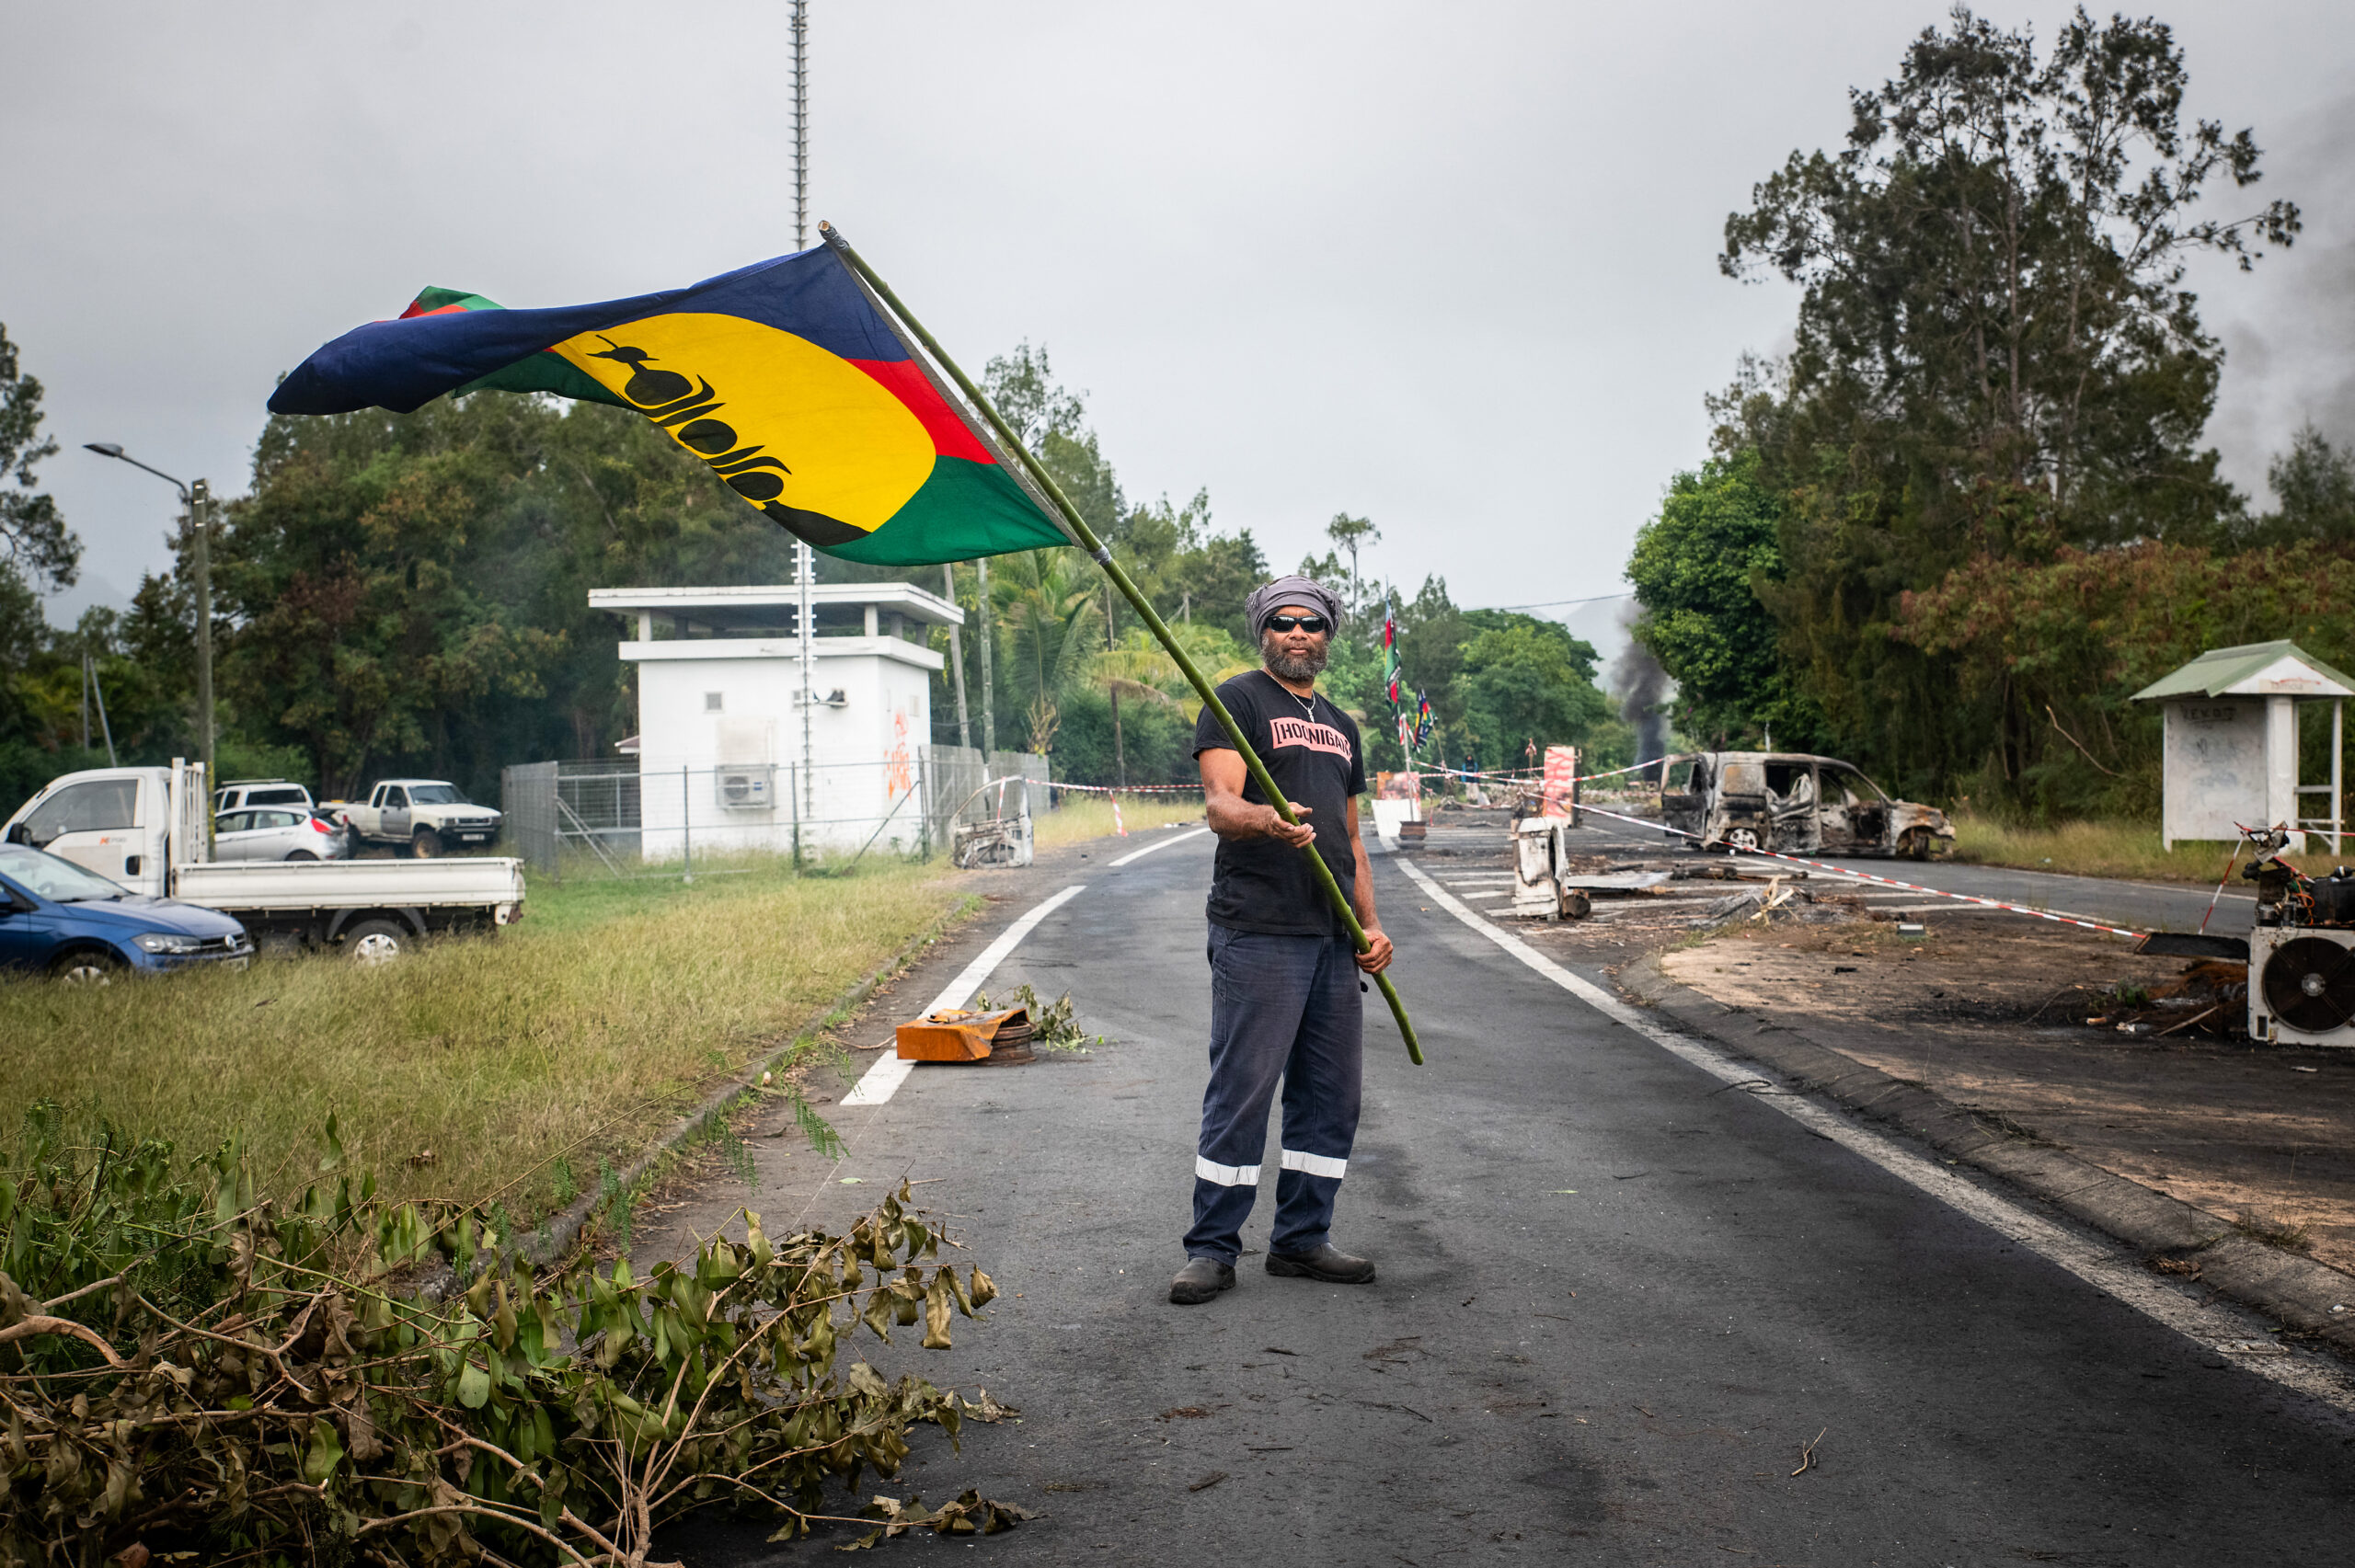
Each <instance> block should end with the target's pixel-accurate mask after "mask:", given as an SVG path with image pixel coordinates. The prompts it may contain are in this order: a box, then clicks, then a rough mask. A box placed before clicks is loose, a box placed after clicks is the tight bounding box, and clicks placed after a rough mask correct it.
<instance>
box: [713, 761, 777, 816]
mask: <svg viewBox="0 0 2355 1568" xmlns="http://www.w3.org/2000/svg"><path fill="white" fill-rule="evenodd" d="M718 780H719V786H718V787H719V804H720V805H721V806H723V807H727V808H728V809H729V810H730V811H766V810H767V809H768V808H769V807H772V806H775V804H776V769H775V766H774V765H772V764H770V763H767V762H759V763H751V762H747V763H740V764H738V765H737V766H735V767H727V766H722V767H721V768H719V769H718Z"/></svg>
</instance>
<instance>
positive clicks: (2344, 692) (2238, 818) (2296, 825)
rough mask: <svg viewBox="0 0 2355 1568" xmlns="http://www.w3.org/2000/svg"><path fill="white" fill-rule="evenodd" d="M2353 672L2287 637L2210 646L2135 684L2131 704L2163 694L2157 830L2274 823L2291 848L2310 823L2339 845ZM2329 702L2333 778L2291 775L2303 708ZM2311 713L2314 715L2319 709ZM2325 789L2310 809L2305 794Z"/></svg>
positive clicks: (2171, 841) (2169, 838)
mask: <svg viewBox="0 0 2355 1568" xmlns="http://www.w3.org/2000/svg"><path fill="white" fill-rule="evenodd" d="M2350 696H2355V680H2350V679H2349V678H2348V677H2347V676H2345V675H2342V674H2340V673H2339V672H2338V670H2333V669H2332V668H2331V667H2330V666H2329V665H2327V664H2325V663H2324V662H2323V661H2322V660H2320V659H2318V658H2315V656H2314V655H2312V654H2310V653H2308V652H2306V650H2305V649H2303V648H2302V647H2299V646H2298V645H2297V644H2295V643H2293V642H2289V641H2287V640H2284V641H2280V642H2270V643H2249V644H2246V646H2244V647H2223V648H2211V649H2209V650H2208V651H2207V652H2206V653H2203V654H2201V655H2200V657H2199V658H2195V659H2193V660H2192V661H2191V662H2190V663H2189V664H2187V665H2185V666H2184V667H2183V668H2182V669H2180V670H2177V671H2175V672H2174V673H2173V674H2171V675H2167V676H2165V677H2163V678H2161V679H2159V680H2157V681H2153V682H2152V683H2151V684H2149V685H2148V686H2145V687H2143V688H2142V690H2141V691H2139V692H2135V693H2134V701H2136V702H2138V703H2162V704H2165V707H2164V708H2163V709H2162V713H2163V714H2164V715H2165V742H2164V744H2163V746H2162V749H2161V752H2160V791H2161V806H2160V812H2159V838H2160V841H2161V842H2162V843H2163V844H2165V846H2166V847H2168V848H2170V849H2172V848H2173V847H2174V846H2175V841H2177V839H2193V840H2228V839H2236V838H2238V837H2239V836H2240V828H2241V827H2242V826H2243V825H2246V826H2247V827H2251V828H2256V827H2261V826H2271V825H2273V824H2275V823H2280V824H2283V825H2285V826H2287V827H2288V828H2289V829H2290V830H2291V831H2290V847H2291V848H2292V850H2303V849H2304V848H2305V830H2317V831H2318V832H2319V834H2320V835H2321V836H2324V837H2327V838H2328V839H2329V841H2330V853H2333V854H2337V853H2339V842H2340V837H2341V830H2342V828H2343V826H2344V821H2343V813H2344V805H2343V798H2344V797H2343V795H2342V793H2341V788H2340V784H2341V768H2340V755H2341V750H2342V747H2343V743H2344V741H2345V738H2346V709H2347V699H2348V698H2349V697H2350ZM2321 703H2328V704H2330V782H2329V783H2328V784H2303V783H2301V782H2300V781H2299V777H2298V721H2299V716H2300V715H2301V713H2302V712H2303V711H2304V710H2306V709H2309V708H2312V707H2315V705H2316V704H2321ZM2316 716H2317V717H2318V716H2319V715H2316ZM2314 795H2322V796H2325V797H2326V800H2325V801H2321V802H2317V803H2316V804H2317V806H2318V807H2320V806H2325V805H2326V806H2327V807H2328V809H2327V812H2326V813H2325V812H2323V811H2320V810H2317V811H2315V812H2314V813H2311V814H2310V813H2308V812H2307V811H2306V810H2304V809H2303V807H2304V803H2305V801H2306V799H2307V798H2308V797H2310V796H2314Z"/></svg>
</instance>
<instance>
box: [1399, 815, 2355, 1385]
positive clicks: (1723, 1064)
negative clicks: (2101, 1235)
mask: <svg viewBox="0 0 2355 1568" xmlns="http://www.w3.org/2000/svg"><path fill="white" fill-rule="evenodd" d="M1398 865H1399V868H1400V869H1401V870H1403V871H1405V872H1406V873H1407V876H1411V877H1413V878H1414V879H1415V882H1416V883H1417V884H1418V885H1419V887H1421V888H1422V890H1423V892H1424V894H1425V895H1426V896H1427V897H1429V898H1430V899H1431V900H1432V901H1433V902H1435V903H1437V904H1438V905H1439V906H1440V907H1441V908H1442V909H1443V910H1446V911H1447V912H1448V913H1449V914H1452V915H1453V916H1454V917H1455V918H1456V919H1457V920H1459V921H1463V922H1464V923H1465V925H1467V926H1470V927H1471V928H1472V929H1473V930H1474V931H1476V932H1478V933H1480V934H1481V935H1483V936H1486V937H1487V938H1488V940H1489V941H1491V942H1493V943H1495V944H1497V945H1498V946H1499V947H1501V948H1503V949H1504V950H1505V951H1506V952H1507V953H1510V954H1511V955H1512V956H1514V957H1515V958H1518V959H1520V960H1521V961H1522V963H1523V964H1526V965H1528V966H1529V967H1531V968H1533V969H1534V970H1536V971H1537V972H1538V973H1539V974H1540V975H1542V976H1544V977H1545V979H1549V980H1551V981H1553V982H1554V983H1555V984H1556V985H1557V986H1560V987H1561V988H1562V989H1563V990H1567V991H1568V992H1569V993H1570V994H1571V995H1572V996H1575V997H1577V998H1578V999H1579V1000H1580V1001H1583V1002H1585V1003H1586V1004H1587V1005H1588V1006H1590V1007H1591V1008H1593V1009H1594V1010H1595V1011H1596V1012H1598V1013H1602V1014H1603V1016H1605V1017H1607V1018H1609V1019H1611V1020H1612V1021H1613V1022H1614V1023H1617V1024H1625V1025H1626V1027H1628V1028H1630V1029H1633V1030H1635V1031H1636V1032H1637V1034H1639V1035H1641V1036H1644V1038H1646V1039H1648V1040H1649V1041H1651V1042H1652V1044H1654V1045H1656V1046H1658V1047H1660V1048H1661V1049H1662V1050H1665V1051H1668V1052H1669V1053H1670V1054H1671V1055H1673V1056H1678V1057H1682V1058H1683V1059H1684V1060H1686V1061H1688V1062H1690V1063H1692V1064H1693V1065H1694V1067H1697V1068H1699V1069H1700V1070H1702V1071H1704V1072H1706V1073H1708V1074H1709V1075H1710V1076H1712V1077H1714V1078H1718V1079H1722V1080H1723V1081H1725V1082H1728V1083H1740V1082H1757V1081H1758V1073H1757V1070H1756V1069H1755V1068H1752V1067H1749V1066H1744V1065H1741V1064H1740V1063H1737V1062H1735V1061H1733V1060H1732V1059H1729V1058H1728V1057H1726V1056H1725V1055H1723V1054H1721V1053H1720V1052H1718V1051H1717V1050H1715V1049H1712V1048H1711V1047H1708V1046H1706V1045H1705V1044H1703V1043H1702V1042H1701V1041H1699V1040H1696V1039H1694V1038H1692V1037H1691V1036H1684V1035H1679V1034H1677V1033H1675V1032H1674V1031H1672V1030H1669V1029H1664V1028H1662V1027H1661V1026H1660V1024H1656V1023H1654V1022H1653V1021H1652V1020H1651V1019H1649V1018H1648V1017H1646V1016H1645V1015H1644V1013H1643V1012H1642V1010H1641V1009H1639V1008H1636V1007H1631V1006H1629V1005H1628V1004H1627V1003H1626V1002H1624V1001H1620V1000H1619V999H1618V998H1617V997H1615V996H1613V995H1612V994H1611V993H1610V992H1609V991H1606V990H1603V988H1602V987H1600V986H1597V985H1594V984H1593V983H1591V982H1590V981H1588V980H1584V979H1580V978H1579V977H1578V976H1577V975H1574V974H1572V973H1571V972H1570V971H1569V970H1568V969H1566V968H1564V967H1562V966H1561V965H1559V964H1557V963H1556V962H1554V960H1553V959H1551V958H1548V957H1546V956H1545V955H1544V954H1542V953H1540V952H1538V951H1537V950H1536V949H1535V948H1534V947H1531V946H1530V945H1529V944H1527V943H1525V942H1523V941H1522V940H1521V938H1519V937H1518V936H1515V935H1513V934H1512V933H1511V932H1507V931H1501V930H1499V929H1498V928H1497V927H1496V926H1494V925H1492V924H1490V923H1489V922H1488V920H1487V919H1486V918H1485V917H1484V916H1482V915H1480V914H1478V913H1476V911H1474V910H1469V909H1466V908H1465V906H1464V905H1463V904H1461V903H1459V902H1457V901H1456V900H1455V899H1454V898H1452V897H1450V896H1449V895H1448V894H1447V893H1445V892H1443V891H1442V890H1441V888H1440V886H1439V884H1438V883H1436V882H1434V881H1432V880H1431V878H1430V876H1429V875H1428V874H1427V873H1426V872H1424V871H1423V869H1422V868H1421V867H1420V866H1418V865H1416V864H1414V863H1413V862H1412V861H1407V860H1401V861H1399V862H1398ZM1759 1103H1760V1104H1766V1105H1772V1106H1773V1107H1774V1108H1775V1109H1776V1110H1778V1111H1780V1112H1782V1113H1783V1114H1784V1115H1785V1116H1789V1117H1790V1118H1791V1119H1792V1120H1794V1121H1796V1122H1798V1123H1799V1124H1800V1125H1801V1126H1803V1127H1807V1128H1808V1129H1809V1131H1810V1132H1815V1133H1818V1134H1821V1136H1823V1137H1825V1138H1828V1139H1831V1140H1832V1142H1834V1143H1836V1144H1839V1145H1840V1146H1841V1147H1842V1148H1844V1149H1845V1150H1849V1151H1850V1152H1851V1153H1854V1154H1857V1155H1861V1156H1862V1157H1864V1158H1865V1159H1867V1160H1869V1161H1871V1162H1873V1163H1874V1164H1876V1165H1878V1166H1879V1167H1880V1168H1881V1169H1882V1170H1884V1171H1887V1172H1888V1173H1890V1174H1891V1175H1893V1176H1896V1177H1898V1178H1899V1179H1900V1180H1902V1181H1905V1182H1909V1183H1911V1184H1912V1185H1914V1186H1916V1187H1919V1188H1920V1189H1921V1190H1922V1191H1923V1192H1924V1193H1926V1194H1928V1195H1929V1196H1932V1197H1934V1198H1936V1199H1937V1200H1938V1201H1939V1202H1941V1203H1943V1204H1945V1205H1946V1206H1947V1207H1949V1208H1953V1209H1956V1210H1958V1211H1959V1212H1960V1213H1963V1214H1966V1215H1968V1216H1970V1218H1971V1219H1976V1220H1978V1221H1979V1222H1980V1223H1981V1224H1982V1225H1984V1226H1986V1227H1987V1228H1988V1229H1989V1230H1993V1231H1994V1232H1995V1233H1996V1234H1998V1235H2000V1236H2004V1237H2007V1238H2008V1239H2010V1240H2012V1241H2014V1242H2018V1243H2019V1244H2020V1245H2021V1246H2024V1247H2026V1248H2028V1250H2029V1251H2031V1252H2033V1253H2037V1254H2039V1256H2041V1257H2043V1258H2045V1259H2047V1260H2049V1261H2050V1262H2052V1263H2055V1264H2058V1265H2060V1266H2061V1267H2062V1268H2064V1269H2067V1270H2068V1271H2069V1272H2070V1273H2071V1274H2074V1275H2075V1276H2077V1277H2078V1278H2079V1279H2082V1280H2084V1281H2085V1283H2086V1284H2088V1285H2090V1286H2092V1287H2093V1288H2095V1289H2097V1290H2099V1291H2101V1292H2102V1293H2103V1294H2105V1295H2107V1296H2108V1297H2110V1298H2111V1299H2115V1300H2118V1301H2120V1302H2123V1303H2124V1304H2125V1305H2127V1306H2129V1307H2131V1308H2133V1309H2134V1310H2136V1311H2139V1312H2141V1313H2142V1315H2143V1316H2145V1317H2147V1318H2150V1319H2152V1320H2153V1321H2154V1322H2158V1323H2160V1324H2163V1325H2164V1326H2165V1327H2167V1328H2171V1329H2173V1330H2175V1332H2176V1333H2179V1334H2182V1335H2183V1336H2184V1337H2185V1338H2186V1339H2188V1340H2191V1341H2192V1342H2194V1343H2195V1344H2197V1345H2200V1346H2201V1347H2202V1348H2203V1349H2206V1350H2209V1351H2211V1352H2213V1353H2214V1354H2217V1355H2220V1356H2228V1357H2230V1358H2231V1361H2232V1363H2233V1364H2234V1365H2236V1366H2239V1367H2242V1368H2246V1369H2247V1370H2249V1371H2252V1372H2257V1373H2259V1374H2262V1375H2263V1376H2265V1377H2267V1378H2270V1379H2273V1380H2274V1381H2275V1382H2277V1383H2280V1384H2282V1385H2284V1386H2286V1387H2289V1388H2292V1389H2295V1390H2297V1391H2299V1392H2301V1393H2303V1394H2306V1395H2308V1396H2310V1397H2312V1398H2314V1399H2317V1400H2320V1401H2322V1402H2324V1403H2326V1404H2329V1405H2332V1406H2335V1407H2336V1408H2338V1409H2339V1410H2341V1411H2347V1412H2351V1413H2355V1379H2350V1378H2349V1376H2348V1375H2347V1374H2346V1373H2344V1372H2341V1371H2339V1370H2338V1368H2334V1367H2331V1366H2329V1365H2327V1364H2325V1363H2323V1362H2320V1361H2318V1360H2315V1359H2312V1358H2309V1357H2306V1356H2296V1355H2288V1354H2283V1353H2281V1352H2280V1350H2279V1348H2278V1347H2276V1346H2274V1345H2270V1344H2263V1343H2262V1342H2258V1341H2254V1340H2252V1339H2251V1338H2250V1337H2249V1334H2248V1332H2247V1330H2246V1328H2245V1327H2244V1326H2243V1325H2242V1324H2241V1323H2240V1322H2237V1321H2236V1320H2235V1319H2234V1317H2232V1316H2231V1315H2229V1314H2227V1313H2224V1312H2221V1311H2217V1310H2214V1309H2212V1308H2209V1307H2203V1306H2201V1305H2200V1303H2198V1302H2196V1301H2194V1300H2192V1299H2189V1298H2188V1297H2186V1296H2184V1295H2182V1294H2180V1293H2179V1292H2177V1291H2176V1290H2175V1289H2173V1288H2170V1287H2168V1286H2166V1285H2165V1284H2162V1283H2161V1282H2159V1281H2157V1280H2154V1279H2152V1278H2150V1277H2149V1276H2146V1275H2145V1274H2144V1273H2143V1272H2142V1269H2141V1268H2140V1267H2139V1266H2137V1265H2135V1264H2134V1263H2132V1262H2131V1261H2130V1260H2128V1259H2126V1258H2123V1257H2121V1256H2119V1254H2118V1253H2117V1252H2116V1251H2115V1250H2113V1249H2111V1248H2108V1247H2104V1246H2101V1245H2098V1244H2096V1243H2093V1242H2087V1241H2085V1240H2084V1239H2083V1238H2081V1237H2078V1236H2076V1235H2074V1234H2073V1233H2071V1232H2070V1231H2068V1230H2064V1229H2062V1227H2061V1226H2059V1225H2056V1224H2054V1223H2052V1222H2051V1220H2049V1219H2044V1218H2043V1217H2042V1216H2040V1215H2038V1214H2035V1213H2033V1212H2031V1211H2029V1210H2028V1209H2026V1208H2023V1207H2020V1206H2019V1205H2017V1204H2016V1203H2013V1202H2011V1201H2010V1200H2008V1199H2006V1198H2003V1197H1999V1196H1995V1195H1994V1194H1993V1193H1990V1192H1988V1191H1986V1190H1985V1189H1983V1188H1982V1187H1980V1186H1977V1185H1974V1184H1972V1183H1970V1182H1968V1181H1965V1180H1964V1179H1963V1178H1962V1177H1960V1176H1959V1175H1956V1174H1954V1173H1952V1172H1950V1171H1947V1170H1946V1169H1944V1168H1943V1167H1940V1166H1938V1165H1935V1164H1933V1163H1931V1162H1929V1161H1928V1160H1925V1159H1924V1158H1923V1157H1922V1156H1920V1155H1918V1154H1915V1153H1913V1152H1912V1151H1911V1150H1906V1149H1903V1148H1901V1147H1900V1146H1899V1145H1898V1144H1896V1143H1895V1142H1893V1141H1891V1140H1890V1139H1887V1138H1884V1137H1882V1136H1881V1135H1880V1134H1878V1133H1876V1132H1870V1131H1867V1130H1866V1129H1865V1128H1863V1127H1857V1126H1855V1124H1853V1123H1852V1122H1850V1121H1849V1120H1848V1119H1847V1118H1846V1117H1844V1116H1839V1115H1837V1114H1835V1113H1833V1112H1832V1111H1831V1110H1829V1109H1827V1108H1825V1107H1824V1106H1822V1105H1821V1104H1817V1103H1816V1102H1815V1101H1813V1100H1809V1099H1802V1098H1799V1097H1798V1096H1796V1095H1781V1094H1778V1095H1775V1096H1774V1097H1773V1098H1771V1099H1768V1098H1761V1099H1760V1101H1759ZM2260 1345H2261V1348H2262V1349H2263V1350H2265V1351H2267V1352H2269V1353H2270V1354H2264V1355H2252V1354H2250V1352H2251V1351H2252V1350H2254V1349H2257V1348H2259V1347H2260Z"/></svg>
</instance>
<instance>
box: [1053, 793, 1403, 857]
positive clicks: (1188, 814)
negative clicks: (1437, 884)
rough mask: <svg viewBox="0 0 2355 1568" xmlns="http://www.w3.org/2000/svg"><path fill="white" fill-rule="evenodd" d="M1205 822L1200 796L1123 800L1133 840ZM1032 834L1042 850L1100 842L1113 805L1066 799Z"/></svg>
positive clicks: (1090, 799) (1108, 827) (1098, 797)
mask: <svg viewBox="0 0 2355 1568" xmlns="http://www.w3.org/2000/svg"><path fill="white" fill-rule="evenodd" d="M1201 819H1202V797H1201V796H1200V795H1123V796H1122V797H1121V799H1120V820H1121V822H1122V823H1123V824H1125V825H1126V826H1127V828H1128V830H1129V833H1130V835H1131V836H1132V837H1133V836H1135V835H1136V834H1137V833H1138V832H1139V831H1140V830H1155V829H1160V828H1166V827H1169V826H1171V825H1173V824H1176V823H1180V822H1199V821H1200V820H1201ZM1031 831H1032V832H1033V833H1035V834H1036V835H1037V837H1036V839H1035V840H1034V841H1035V842H1036V843H1037V844H1038V845H1039V846H1040V848H1041V849H1044V848H1047V847H1049V846H1051V845H1054V844H1072V843H1077V842H1078V841H1080V840H1082V839H1100V838H1102V837H1104V836H1105V835H1106V834H1108V833H1109V832H1111V831H1112V803H1111V802H1110V801H1109V800H1107V799H1105V798H1104V796H1102V795H1079V796H1076V797H1074V796H1072V795H1065V796H1064V797H1063V804H1062V805H1061V806H1058V807H1055V809H1054V810H1052V811H1049V812H1044V813H1042V814H1040V816H1038V817H1036V818H1032V821H1031ZM1369 831H1370V829H1369Z"/></svg>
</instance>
